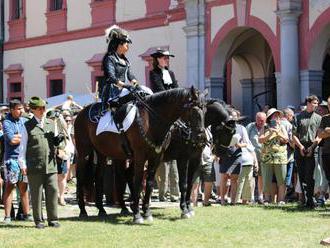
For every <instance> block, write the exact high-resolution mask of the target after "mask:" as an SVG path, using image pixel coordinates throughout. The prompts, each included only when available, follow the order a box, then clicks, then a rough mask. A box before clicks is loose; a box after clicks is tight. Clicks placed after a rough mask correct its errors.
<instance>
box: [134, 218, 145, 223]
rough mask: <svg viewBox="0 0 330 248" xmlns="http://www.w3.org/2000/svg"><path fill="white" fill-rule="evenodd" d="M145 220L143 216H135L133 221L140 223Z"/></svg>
mask: <svg viewBox="0 0 330 248" xmlns="http://www.w3.org/2000/svg"><path fill="white" fill-rule="evenodd" d="M143 222H144V220H143V218H142V217H139V218H134V220H133V223H134V224H138V225H140V224H143Z"/></svg>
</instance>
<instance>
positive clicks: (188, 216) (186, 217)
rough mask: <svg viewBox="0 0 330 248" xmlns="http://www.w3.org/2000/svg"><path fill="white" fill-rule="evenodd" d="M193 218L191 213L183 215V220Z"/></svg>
mask: <svg viewBox="0 0 330 248" xmlns="http://www.w3.org/2000/svg"><path fill="white" fill-rule="evenodd" d="M190 217H191V215H190V213H182V214H181V219H189V218H190Z"/></svg>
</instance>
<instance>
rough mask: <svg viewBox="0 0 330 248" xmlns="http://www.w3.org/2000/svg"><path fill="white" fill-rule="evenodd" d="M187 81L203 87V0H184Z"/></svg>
mask: <svg viewBox="0 0 330 248" xmlns="http://www.w3.org/2000/svg"><path fill="white" fill-rule="evenodd" d="M184 3H185V10H186V23H187V26H185V27H184V28H183V29H184V31H185V33H186V37H187V54H188V57H187V58H189V59H187V83H189V84H190V85H194V86H195V87H197V88H198V89H201V90H203V89H204V88H205V62H204V60H205V36H204V35H205V26H204V25H205V18H204V12H205V6H204V0H186V1H185V2H184Z"/></svg>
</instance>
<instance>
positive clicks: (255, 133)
mask: <svg viewBox="0 0 330 248" xmlns="http://www.w3.org/2000/svg"><path fill="white" fill-rule="evenodd" d="M265 124H266V114H265V113H264V112H258V113H257V114H256V121H255V122H251V123H250V124H248V125H247V127H246V130H247V133H248V135H249V139H250V141H251V143H252V145H253V147H254V151H255V153H256V156H257V162H258V178H257V183H258V202H259V203H262V202H263V187H262V184H263V183H262V175H263V172H262V171H263V165H262V163H261V156H260V154H261V147H262V144H260V143H259V135H260V134H261V133H262V132H264V127H265Z"/></svg>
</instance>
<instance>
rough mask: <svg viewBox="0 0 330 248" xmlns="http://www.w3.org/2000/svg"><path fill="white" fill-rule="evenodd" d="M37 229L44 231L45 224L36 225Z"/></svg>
mask: <svg viewBox="0 0 330 248" xmlns="http://www.w3.org/2000/svg"><path fill="white" fill-rule="evenodd" d="M36 228H37V229H44V228H45V224H44V223H41V222H40V223H37V224H36Z"/></svg>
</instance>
